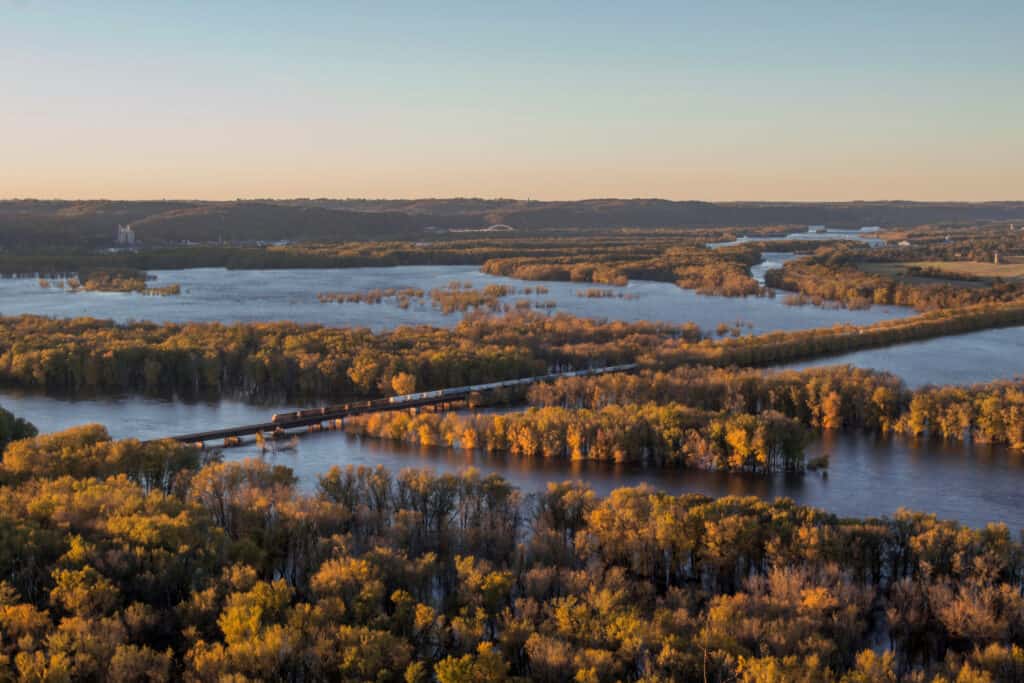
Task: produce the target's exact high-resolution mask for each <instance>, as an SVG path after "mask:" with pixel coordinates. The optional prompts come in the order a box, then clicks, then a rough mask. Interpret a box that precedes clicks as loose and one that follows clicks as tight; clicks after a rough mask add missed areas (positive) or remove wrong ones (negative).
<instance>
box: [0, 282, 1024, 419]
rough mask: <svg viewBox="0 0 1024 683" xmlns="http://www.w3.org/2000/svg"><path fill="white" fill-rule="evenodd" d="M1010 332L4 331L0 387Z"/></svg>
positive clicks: (185, 390)
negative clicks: (717, 336) (724, 335)
mask: <svg viewBox="0 0 1024 683" xmlns="http://www.w3.org/2000/svg"><path fill="white" fill-rule="evenodd" d="M1011 325H1024V302H1010V303H1004V304H990V305H979V306H971V307H964V308H960V309H956V310H948V311H933V312H930V313H926V314H922V315H919V316H915V317H910V318H903V319H897V320H887V321H882V322H879V323H875V324H873V325H868V326H864V327H855V326H850V325H845V326H844V325H837V326H834V327H830V328H821V329H813V330H802V331H792V332H773V333H768V334H762V335H756V336H754V335H748V336H740V337H732V338H722V339H717V340H712V339H709V338H707V337H706V335H705V333H704V332H702V331H701V330H700V328H698V327H697V326H696V325H693V324H687V325H666V324H661V323H651V322H631V323H626V322H619V321H601V320H593V319H583V318H576V317H573V316H570V315H566V314H554V315H542V314H538V313H532V312H529V311H515V312H510V313H507V314H505V315H502V316H487V315H480V314H471V315H469V316H468V317H467V318H465V319H464V320H462V321H460V323H459V324H458V325H456V326H455V327H454V328H453V329H442V328H434V327H427V326H416V327H400V328H398V329H395V330H393V331H390V332H383V333H377V334H375V333H372V332H370V331H369V330H367V329H362V328H344V329H335V328H327V327H320V326H316V325H298V324H295V323H250V324H235V325H223V324H217V323H194V324H187V325H180V324H163V325H156V324H152V323H131V324H124V325H119V324H115V323H112V322H110V321H101V320H93V319H88V318H81V319H74V320H52V319H48V318H42V317H38V316H20V317H9V318H2V317H0V383H3V384H6V385H9V386H17V387H21V388H26V389H33V390H45V391H48V392H52V393H72V394H76V393H103V394H123V393H126V392H139V393H150V394H159V395H181V396H211V397H216V396H237V397H242V398H250V399H261V398H287V399H294V400H318V399H344V398H351V397H376V396H380V395H386V394H388V393H390V386H391V380H392V378H393V377H394V376H395V375H396V374H398V373H400V372H404V373H407V374H410V375H413V376H414V377H415V378H416V386H417V387H419V388H421V389H422V390H430V389H438V388H443V387H452V386H462V385H466V384H479V383H483V382H491V381H497V380H501V379H511V378H514V377H526V376H530V375H534V374H544V372H546V371H549V370H550V371H553V370H560V369H579V368H585V367H600V366H603V365H609V364H616V363H630V362H639V363H641V364H644V365H646V366H649V367H654V368H672V367H677V366H681V365H715V366H722V367H724V366H731V365H737V366H763V365H776V364H781V363H786V362H793V361H798V360H804V359H809V358H815V357H821V356H827V355H833V354H841V353H846V352H850V351H854V350H858V349H866V348H877V347H883V346H889V345H892V344H899V343H905V342H911V341H917V340H922V339H929V338H933V337H939V336H943V335H950V334H961V333H965V332H971V331H976V330H982V329H990V328H994V327H1005V326H1011Z"/></svg>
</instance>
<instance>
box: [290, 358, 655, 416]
mask: <svg viewBox="0 0 1024 683" xmlns="http://www.w3.org/2000/svg"><path fill="white" fill-rule="evenodd" d="M636 367H637V366H636V363H628V364H625V365H609V366H607V367H604V368H594V369H592V370H574V371H570V372H554V373H551V374H547V375H539V376H537V377H522V378H520V379H506V380H502V381H500V382H488V383H487V384H472V385H469V386H464V387H450V388H448V389H436V390H434V391H421V392H418V393H415V394H403V395H401V396H391V397H389V398H381V399H376V400H371V401H356V402H354V403H345V404H343V405H334V406H325V407H323V408H308V409H305V410H297V411H295V412H292V413H277V414H275V415H274V416H273V417H272V418H271V420H270V421H271V422H275V423H276V422H289V421H291V420H299V419H302V418H309V417H317V416H323V415H329V414H334V413H347V412H351V411H353V410H372V409H373V408H385V407H392V406H396V405H402V404H406V403H417V402H420V401H429V400H432V399H444V398H455V397H463V396H466V395H468V394H472V393H474V392H479V391H493V390H495V389H504V388H506V387H516V386H522V385H524V384H534V383H536V382H550V381H552V380H556V379H560V378H562V377H588V376H592V375H604V374H606V373H609V372H624V371H626V370H633V369H635V368H636Z"/></svg>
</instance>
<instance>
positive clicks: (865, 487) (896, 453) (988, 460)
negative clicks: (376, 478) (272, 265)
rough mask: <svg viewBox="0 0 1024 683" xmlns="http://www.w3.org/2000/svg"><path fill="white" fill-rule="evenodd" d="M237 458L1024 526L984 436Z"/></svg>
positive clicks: (124, 409) (338, 439) (160, 419)
mask: <svg viewBox="0 0 1024 683" xmlns="http://www.w3.org/2000/svg"><path fill="white" fill-rule="evenodd" d="M0 405H3V406H4V407H5V408H7V409H8V410H11V411H12V412H14V413H15V414H16V415H19V416H21V417H25V418H27V419H28V420H30V421H32V422H33V423H35V425H36V426H37V427H39V429H40V430H41V431H43V432H47V431H55V430H59V429H65V428H67V427H70V426H73V425H76V424H82V423H86V422H100V423H104V424H106V425H107V426H108V429H109V431H110V433H111V435H112V436H114V437H115V438H123V437H129V436H135V437H139V438H143V439H147V438H156V437H160V436H167V435H170V434H180V433H186V432H191V431H199V430H204V429H213V428H216V427H226V426H231V425H241V424H249V423H253V422H260V421H265V420H267V419H268V417H269V416H270V414H271V413H272V412H275V411H276V410H280V409H281V407H265V406H253V405H248V404H245V403H240V402H237V401H220V402H218V403H193V404H188V403H181V402H174V401H163V400H155V399H142V398H138V397H132V398H124V399H103V400H85V401H66V400H61V399H56V398H49V397H43V396H35V395H24V394H18V393H14V392H10V391H7V392H0ZM224 453H225V457H227V458H228V459H241V458H245V457H264V458H266V459H267V461H268V462H272V463H278V464H282V465H287V466H288V467H291V468H292V469H294V470H295V472H296V474H297V475H298V477H299V479H300V484H301V486H302V488H303V489H304V490H307V491H309V490H312V489H313V487H315V485H316V477H317V475H318V474H321V473H323V472H325V471H326V470H327V469H328V468H330V467H331V466H332V465H340V466H345V465H349V464H352V465H368V466H376V465H383V466H384V467H387V468H388V469H389V470H391V471H393V472H397V471H399V470H401V469H402V468H405V467H417V468H430V469H433V470H435V471H437V472H455V471H459V470H462V469H464V468H466V467H468V466H473V467H477V468H478V469H480V470H481V471H482V472H485V473H487V472H496V473H498V474H500V475H502V476H503V477H505V478H506V479H508V480H509V481H510V482H512V483H513V484H515V485H516V486H518V487H520V488H521V489H522V490H523V491H525V492H533V491H540V490H543V489H544V488H545V486H546V485H547V483H548V482H549V481H561V480H565V479H579V480H582V481H584V482H586V483H587V484H588V485H589V486H591V487H592V488H593V489H594V490H595V491H596V492H597V493H599V494H602V495H603V494H607V493H608V492H609V491H611V490H612V489H614V488H618V487H621V486H636V485H639V484H642V483H647V484H650V485H651V486H654V487H656V488H658V489H661V490H665V491H668V492H670V493H673V494H679V493H683V492H695V493H703V494H706V495H710V496H724V495H754V496H758V497H760V498H763V499H765V500H773V499H775V498H777V497H779V496H786V497H789V498H792V499H794V500H795V501H797V502H798V503H801V504H805V505H813V506H815V507H819V508H822V509H825V510H829V511H832V512H835V513H837V514H840V515H844V516H850V517H870V516H879V515H891V514H893V513H894V512H895V511H896V510H897V509H898V508H900V507H906V508H909V509H913V510H919V511H924V512H933V513H936V514H938V515H939V516H940V517H941V518H945V519H956V520H959V521H961V522H964V523H967V524H970V525H972V526H975V527H980V526H983V525H985V524H987V523H989V522H1005V523H1007V524H1008V525H1009V526H1010V528H1011V529H1012V530H1014V531H1016V530H1018V529H1021V528H1024V505H1022V503H1024V501H1022V500H1021V490H1022V487H1024V456H1021V455H1020V454H1015V453H1012V452H1009V451H1007V450H1006V449H1003V448H998V447H991V446H983V445H970V444H960V445H952V446H951V445H943V444H935V443H929V442H915V441H913V440H909V439H903V438H891V439H876V438H874V437H872V436H865V435H859V434H827V435H825V436H824V437H823V438H820V439H818V440H817V441H816V442H815V443H814V444H812V445H811V447H810V448H809V449H808V455H809V456H815V455H819V454H821V453H829V454H830V455H831V467H830V468H829V474H828V476H827V477H824V476H822V475H821V474H818V473H808V474H804V475H783V474H779V475H772V476H757V475H746V474H729V473H724V472H701V471H696V470H680V469H660V468H643V467H640V466H635V465H615V464H610V463H593V462H569V461H562V460H558V461H552V460H544V459H542V458H533V459H526V458H513V457H488V456H483V455H480V454H473V453H465V452H458V451H451V450H448V449H439V448H413V447H407V446H403V445H401V444H395V443H392V442H386V441H380V440H375V439H361V438H357V437H352V436H349V435H346V434H343V433H339V432H323V433H319V434H309V435H306V436H303V437H302V439H301V440H300V442H299V446H298V448H297V449H296V450H295V451H290V452H282V453H278V454H271V453H267V454H264V455H262V456H261V455H260V453H259V451H258V450H257V448H256V446H255V445H254V444H251V443H250V444H248V445H246V446H243V447H241V448H232V449H227V450H225V451H224Z"/></svg>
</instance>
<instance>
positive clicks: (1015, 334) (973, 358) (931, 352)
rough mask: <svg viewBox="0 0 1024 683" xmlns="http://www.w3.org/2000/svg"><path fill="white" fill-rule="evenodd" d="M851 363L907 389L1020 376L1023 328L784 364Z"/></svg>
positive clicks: (1023, 371)
mask: <svg viewBox="0 0 1024 683" xmlns="http://www.w3.org/2000/svg"><path fill="white" fill-rule="evenodd" d="M846 364H849V365H854V366H856V367H859V368H869V369H873V370H882V371H886V372H891V373H893V374H895V375H898V376H899V377H901V378H902V379H903V381H904V382H906V383H907V386H910V387H912V388H917V387H922V386H925V385H928V384H934V385H942V384H976V383H978V382H991V381H993V380H999V379H1013V378H1014V377H1021V376H1024V327H1004V328H1002V329H998V330H983V331H981V332H971V333H969V334H959V335H955V336H949V337H938V338H936V339H928V340H926V341H920V342H911V343H909V344H900V345H898V346H888V347H885V348H881V349H866V350H864V351H854V352H852V353H846V354H842V355H838V356H829V357H826V358H817V359H815V360H811V361H804V362H800V363H793V364H792V365H786V366H785V367H787V368H792V369H802V368H810V367H818V366H823V365H846Z"/></svg>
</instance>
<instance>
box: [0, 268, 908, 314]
mask: <svg viewBox="0 0 1024 683" xmlns="http://www.w3.org/2000/svg"><path fill="white" fill-rule="evenodd" d="M788 258H792V254H786V253H781V252H780V253H773V254H766V259H765V263H763V264H761V265H759V266H754V268H753V269H752V270H753V275H754V277H756V278H759V279H761V281H763V278H764V271H765V270H766V269H767V268H769V267H778V265H781V263H782V262H784V261H785V260H786V259H788ZM151 275H154V276H155V277H156V280H155V281H153V282H152V283H150V284H151V286H164V285H168V284H173V283H177V284H180V285H181V288H182V293H181V294H180V295H177V296H143V295H141V294H138V293H123V292H85V291H80V292H77V293H70V292H67V291H64V290H61V289H57V288H55V287H50V288H43V287H40V286H39V283H38V282H37V281H36V280H35V279H32V278H15V279H0V314H2V315H19V314H23V313H33V314H37V315H46V316H52V317H76V316H89V317H93V318H105V319H112V320H116V321H118V322H128V321H131V320H151V321H154V322H176V323H185V322H204V321H206V322H209V321H216V322H225V323H231V322H262V321H274V320H293V321H295V322H300V323H317V324H323V325H330V326H335V327H346V326H359V327H369V328H371V329H373V330H375V331H382V330H389V329H393V328H395V327H397V326H399V325H417V324H425V325H435V326H444V327H451V326H454V325H455V324H456V323H457V322H458V321H459V320H460V319H461V318H462V315H461V314H452V315H445V314H443V313H442V312H441V311H440V310H437V309H436V308H434V307H433V306H432V304H431V302H430V301H429V299H427V300H425V301H422V302H419V303H413V304H411V305H410V306H409V307H408V308H406V309H402V308H400V307H399V306H398V305H397V303H396V302H394V301H388V300H385V301H384V303H380V304H365V303H326V304H324V303H320V302H319V301H318V300H317V297H316V295H317V293H319V292H365V291H369V290H372V289H384V288H389V287H395V288H404V287H417V288H420V289H423V290H430V289H432V288H435V287H445V286H447V284H448V283H449V282H451V281H458V282H466V283H472V284H473V285H474V286H475V287H476V288H478V289H479V288H483V287H485V286H487V285H489V284H503V285H508V286H509V287H512V288H514V289H515V290H517V291H521V290H523V289H526V288H536V287H537V286H538V285H540V286H542V287H547V288H548V292H547V293H546V294H540V295H538V294H536V293H534V294H530V295H525V294H521V293H520V294H514V295H512V296H509V297H506V299H505V303H508V304H514V302H515V301H517V300H520V299H528V300H530V301H532V302H534V303H544V302H553V303H554V306H555V307H554V308H553V309H545V310H554V311H564V312H566V313H571V314H573V315H576V316H580V317H586V318H604V319H608V320H624V321H638V320H651V321H660V322H666V323H686V322H693V323H696V324H697V325H699V326H700V327H701V329H704V330H714V329H715V327H716V326H717V325H718V324H719V323H727V324H733V323H736V322H737V321H743V322H745V323H749V324H748V325H745V326H744V332H746V333H760V332H766V331H770V330H796V329H807V328H812V327H822V326H828V325H833V324H835V323H854V324H858V325H866V324H870V323H873V322H877V321H879V320H885V319H891V318H897V317H902V316H906V315H911V314H912V313H913V311H912V310H911V309H908V308H901V307H896V306H885V307H873V308H871V309H868V310H863V311H847V310H841V309H826V308H819V307H816V306H787V305H785V304H783V303H782V297H779V298H778V299H772V298H767V297H754V296H751V297H741V298H731V297H721V296H704V295H701V294H697V293H696V292H694V291H692V290H687V289H681V288H680V287H677V286H676V285H675V284H673V283H671V282H650V281H644V280H634V281H632V282H630V283H629V285H627V286H626V287H621V288H620V287H600V288H601V289H608V290H611V291H613V292H615V293H616V294H619V293H622V294H624V295H626V296H625V297H624V298H619V297H617V296H615V297H606V298H586V297H581V296H578V292H581V291H583V290H586V289H590V288H592V287H595V285H592V284H587V283H578V282H541V283H537V282H526V281H523V280H514V279H511V278H505V277H496V276H492V275H487V274H484V273H481V272H480V271H479V269H478V268H477V267H476V266H396V267H391V268H345V269H327V270H321V269H292V270H226V269H223V268H194V269H187V270H160V271H151Z"/></svg>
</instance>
